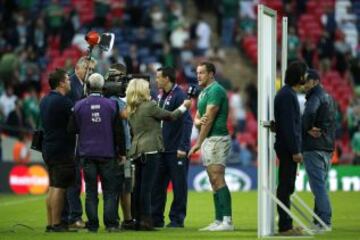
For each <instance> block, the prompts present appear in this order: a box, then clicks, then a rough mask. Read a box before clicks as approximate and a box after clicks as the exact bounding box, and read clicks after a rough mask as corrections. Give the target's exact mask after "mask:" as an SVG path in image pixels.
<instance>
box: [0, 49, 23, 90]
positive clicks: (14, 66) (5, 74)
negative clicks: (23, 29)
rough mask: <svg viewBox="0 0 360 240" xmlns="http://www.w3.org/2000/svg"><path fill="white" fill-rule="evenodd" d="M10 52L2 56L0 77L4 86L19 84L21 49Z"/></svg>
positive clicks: (9, 50) (10, 50)
mask: <svg viewBox="0 0 360 240" xmlns="http://www.w3.org/2000/svg"><path fill="white" fill-rule="evenodd" d="M7 50H8V51H7V52H6V53H4V54H3V55H2V56H1V60H0V76H1V79H2V80H3V81H4V84H5V85H6V84H17V83H18V82H19V79H18V75H19V56H20V52H21V51H20V49H17V50H15V51H12V49H7Z"/></svg>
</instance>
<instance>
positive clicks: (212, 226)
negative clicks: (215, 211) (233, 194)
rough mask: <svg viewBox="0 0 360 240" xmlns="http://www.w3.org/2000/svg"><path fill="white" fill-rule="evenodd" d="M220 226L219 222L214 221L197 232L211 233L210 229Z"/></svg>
mask: <svg viewBox="0 0 360 240" xmlns="http://www.w3.org/2000/svg"><path fill="white" fill-rule="evenodd" d="M220 224H221V222H220V221H218V220H215V221H214V222H212V223H210V224H209V225H208V226H206V227H203V228H200V229H199V231H211V229H213V228H215V227H217V226H219V225H220Z"/></svg>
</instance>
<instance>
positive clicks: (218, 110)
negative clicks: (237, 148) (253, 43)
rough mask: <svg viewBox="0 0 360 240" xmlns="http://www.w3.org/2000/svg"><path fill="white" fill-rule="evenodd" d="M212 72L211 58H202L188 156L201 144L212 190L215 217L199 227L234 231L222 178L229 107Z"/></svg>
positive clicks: (225, 186)
mask: <svg viewBox="0 0 360 240" xmlns="http://www.w3.org/2000/svg"><path fill="white" fill-rule="evenodd" d="M215 73H216V69H215V66H214V65H213V64H212V63H210V62H202V63H200V64H199V65H198V66H197V68H196V74H197V79H198V82H199V86H200V87H202V88H203V90H202V92H201V94H200V95H199V101H198V110H197V112H196V115H195V119H194V124H195V126H196V127H197V128H198V129H199V130H200V133H199V137H198V139H197V141H196V143H195V145H194V146H193V147H192V148H191V150H190V152H189V156H191V155H192V154H193V153H196V152H197V151H198V150H199V149H200V148H201V154H202V158H203V164H204V166H205V167H206V171H207V173H208V175H209V179H210V184H211V187H212V190H213V192H214V194H213V197H214V205H215V221H214V222H212V223H211V224H209V225H208V226H206V227H204V228H201V229H200V231H234V225H233V222H232V210H231V195H230V191H229V188H228V186H227V185H226V182H225V166H226V159H227V157H228V155H229V152H230V147H231V139H230V136H229V131H228V129H227V119H228V111H229V107H228V99H227V95H226V91H225V89H224V88H223V87H222V86H221V85H220V84H219V83H218V82H217V81H215Z"/></svg>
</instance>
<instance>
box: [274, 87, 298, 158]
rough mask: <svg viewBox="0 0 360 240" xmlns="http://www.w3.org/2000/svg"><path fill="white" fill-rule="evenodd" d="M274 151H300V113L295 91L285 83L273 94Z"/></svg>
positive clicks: (295, 152)
mask: <svg viewBox="0 0 360 240" xmlns="http://www.w3.org/2000/svg"><path fill="white" fill-rule="evenodd" d="M274 115H275V122H276V136H275V138H276V141H275V150H276V152H285V153H289V154H291V155H293V154H297V153H301V141H302V139H301V114H300V106H299V101H298V99H297V95H296V92H295V91H294V90H293V89H292V88H291V87H290V86H289V85H285V86H284V87H282V88H281V89H280V91H279V92H278V93H277V94H276V96H275V102H274Z"/></svg>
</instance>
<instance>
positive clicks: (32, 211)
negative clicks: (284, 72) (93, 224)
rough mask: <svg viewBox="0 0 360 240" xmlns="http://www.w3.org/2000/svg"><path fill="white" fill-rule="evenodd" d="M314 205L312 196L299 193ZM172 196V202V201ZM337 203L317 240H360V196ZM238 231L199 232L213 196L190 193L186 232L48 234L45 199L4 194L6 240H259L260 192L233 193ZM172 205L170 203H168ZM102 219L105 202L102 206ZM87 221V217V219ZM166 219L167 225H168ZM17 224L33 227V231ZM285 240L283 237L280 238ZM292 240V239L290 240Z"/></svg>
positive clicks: (0, 211) (1, 238) (339, 196)
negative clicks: (330, 222)
mask: <svg viewBox="0 0 360 240" xmlns="http://www.w3.org/2000/svg"><path fill="white" fill-rule="evenodd" d="M299 196H301V197H302V198H303V199H304V200H305V201H306V202H307V203H308V204H310V206H312V195H311V193H301V194H299ZM171 198H172V197H171V194H170V195H169V200H171ZM331 200H332V204H333V226H332V228H333V230H332V232H329V233H324V234H318V235H316V236H315V237H314V239H360V193H359V192H335V193H331ZM232 201H233V203H232V206H233V218H234V224H235V228H236V231H235V232H199V231H198V229H199V228H201V227H203V226H205V225H207V224H208V223H210V222H211V221H212V219H213V215H214V214H213V205H212V195H211V193H196V192H190V193H189V200H188V215H187V218H186V222H185V228H184V229H166V228H164V229H162V230H160V231H157V232H132V231H126V232H121V233H107V232H105V231H104V227H103V225H102V222H101V225H102V226H101V228H100V231H99V232H98V233H97V234H94V233H87V232H78V233H45V232H44V228H45V225H46V213H45V196H15V195H0V240H6V239H21V240H22V239H36V240H42V239H66V240H77V239H79V240H80V239H97V240H99V239H101V240H102V239H105V240H108V239H121V240H126V239H155V240H162V239H172V240H178V239H187V240H190V239H200V240H201V239H217V240H222V239H256V238H257V230H256V229H257V193H256V192H246V193H245V192H237V193H232ZM168 205H169V204H168ZM99 206H100V207H99V216H100V219H101V216H102V215H101V214H102V210H101V207H102V202H100V204H99ZM84 218H86V217H85V216H84ZM168 221H169V220H168V218H167V219H166V223H167V222H168ZM17 224H24V225H26V226H30V227H31V229H29V228H26V227H24V226H19V225H17ZM277 239H281V238H277ZM288 239H289V238H288Z"/></svg>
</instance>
